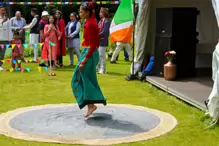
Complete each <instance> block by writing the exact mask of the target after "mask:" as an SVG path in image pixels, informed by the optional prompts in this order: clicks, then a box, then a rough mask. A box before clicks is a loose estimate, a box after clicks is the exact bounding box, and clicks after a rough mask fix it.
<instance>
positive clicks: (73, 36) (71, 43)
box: [66, 12, 81, 66]
mask: <svg viewBox="0 0 219 146" xmlns="http://www.w3.org/2000/svg"><path fill="white" fill-rule="evenodd" d="M78 18H79V16H78V15H77V14H76V13H75V12H74V13H71V14H70V20H71V21H70V22H69V23H68V24H67V26H66V37H67V47H68V50H69V54H70V66H73V65H74V51H75V53H76V55H77V57H78V61H79V60H80V28H81V23H80V22H79V21H77V19H78Z"/></svg>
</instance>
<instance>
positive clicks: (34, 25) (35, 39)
mask: <svg viewBox="0 0 219 146" xmlns="http://www.w3.org/2000/svg"><path fill="white" fill-rule="evenodd" d="M31 15H32V16H33V17H34V18H33V20H32V22H31V23H30V25H27V26H25V27H24V29H25V30H27V29H30V44H32V45H34V44H38V43H39V34H40V29H39V23H40V17H39V15H38V10H37V9H36V8H32V9H31ZM37 60H38V46H35V45H34V62H35V63H37Z"/></svg>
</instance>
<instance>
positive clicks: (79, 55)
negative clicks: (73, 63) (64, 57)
mask: <svg viewBox="0 0 219 146" xmlns="http://www.w3.org/2000/svg"><path fill="white" fill-rule="evenodd" d="M74 50H75V53H76V55H77V58H78V62H79V61H80V58H81V53H80V47H77V48H75V49H74Z"/></svg>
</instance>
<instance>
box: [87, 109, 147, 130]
mask: <svg viewBox="0 0 219 146" xmlns="http://www.w3.org/2000/svg"><path fill="white" fill-rule="evenodd" d="M85 122H86V123H87V124H88V125H89V126H95V127H101V128H108V129H114V130H120V131H126V132H129V133H143V132H147V131H148V130H147V129H143V128H141V127H140V126H139V125H136V124H134V123H131V122H129V121H123V120H119V119H113V117H112V115H110V114H106V113H95V114H93V117H90V118H88V119H87V120H86V121H85Z"/></svg>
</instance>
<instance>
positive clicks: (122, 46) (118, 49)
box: [110, 42, 133, 64]
mask: <svg viewBox="0 0 219 146" xmlns="http://www.w3.org/2000/svg"><path fill="white" fill-rule="evenodd" d="M122 49H126V51H127V53H128V56H129V61H132V55H133V54H132V48H131V46H130V44H129V43H126V42H117V43H116V49H115V51H114V52H113V56H112V58H111V60H110V63H111V64H116V58H117V56H119V53H120V52H121V50H122Z"/></svg>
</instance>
